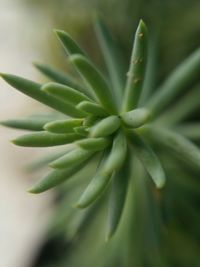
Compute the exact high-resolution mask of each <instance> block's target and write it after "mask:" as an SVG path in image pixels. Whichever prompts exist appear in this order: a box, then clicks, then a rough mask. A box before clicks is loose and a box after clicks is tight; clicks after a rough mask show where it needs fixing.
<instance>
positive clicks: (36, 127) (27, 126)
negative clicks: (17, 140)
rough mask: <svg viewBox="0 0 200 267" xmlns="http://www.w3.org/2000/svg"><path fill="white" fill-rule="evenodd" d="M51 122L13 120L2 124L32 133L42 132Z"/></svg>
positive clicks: (41, 119) (0, 122)
mask: <svg viewBox="0 0 200 267" xmlns="http://www.w3.org/2000/svg"><path fill="white" fill-rule="evenodd" d="M49 121H51V119H50V118H49V119H48V118H42V117H38V118H31V117H28V118H24V119H12V120H6V121H0V124H2V125H4V126H7V127H10V128H16V129H22V130H30V131H42V130H43V127H44V125H45V124H46V123H48V122H49Z"/></svg>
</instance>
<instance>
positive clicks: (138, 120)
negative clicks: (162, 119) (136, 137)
mask: <svg viewBox="0 0 200 267" xmlns="http://www.w3.org/2000/svg"><path fill="white" fill-rule="evenodd" d="M120 117H121V119H122V121H123V122H124V123H125V124H126V125H127V126H129V127H133V128H138V127H140V126H142V125H144V124H145V123H146V122H147V121H148V120H149V118H150V113H149V111H148V110H147V109H144V108H138V109H134V110H131V111H129V112H126V113H123V114H122V115H121V116H120Z"/></svg>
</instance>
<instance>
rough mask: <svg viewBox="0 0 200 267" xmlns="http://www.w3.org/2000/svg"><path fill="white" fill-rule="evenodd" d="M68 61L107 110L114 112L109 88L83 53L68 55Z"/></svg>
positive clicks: (114, 108)
mask: <svg viewBox="0 0 200 267" xmlns="http://www.w3.org/2000/svg"><path fill="white" fill-rule="evenodd" d="M70 61H71V62H72V63H73V64H74V65H75V66H76V68H77V70H78V72H79V73H80V75H81V76H82V78H83V79H84V80H85V81H86V82H87V84H88V85H89V86H90V89H91V93H92V95H94V96H95V98H96V99H97V100H98V101H99V102H100V103H101V105H102V106H103V107H104V108H105V109H106V110H107V111H108V112H110V113H112V114H116V107H115V104H114V101H113V96H112V94H111V91H110V88H109V87H108V84H107V82H106V81H105V79H104V78H103V76H102V75H101V73H100V72H99V71H98V70H97V69H96V67H95V66H94V65H93V64H92V63H91V62H90V61H89V60H88V59H87V58H86V57H84V56H83V55H72V56H70Z"/></svg>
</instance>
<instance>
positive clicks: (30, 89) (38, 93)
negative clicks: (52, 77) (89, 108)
mask: <svg viewBox="0 0 200 267" xmlns="http://www.w3.org/2000/svg"><path fill="white" fill-rule="evenodd" d="M0 76H1V77H2V78H3V79H4V80H5V81H6V82H7V83H8V84H10V85H11V86H13V87H14V88H16V89H17V90H19V91H20V92H22V93H24V94H26V95H28V96H30V97H32V98H34V99H36V100H38V101H39V102H41V103H43V104H45V105H47V106H49V107H51V108H54V109H55V110H58V111H60V112H62V113H64V114H66V115H69V116H73V117H76V118H77V117H78V118H81V117H83V116H84V113H83V112H81V111H80V110H78V109H76V108H75V107H74V106H73V105H71V104H70V103H68V104H67V103H66V102H63V101H60V100H58V99H56V98H54V97H52V96H50V95H48V94H46V93H45V92H43V91H42V90H40V89H41V85H40V84H38V83H35V82H32V81H30V80H27V79H24V78H21V77H19V76H15V75H11V74H5V73H1V74H0Z"/></svg>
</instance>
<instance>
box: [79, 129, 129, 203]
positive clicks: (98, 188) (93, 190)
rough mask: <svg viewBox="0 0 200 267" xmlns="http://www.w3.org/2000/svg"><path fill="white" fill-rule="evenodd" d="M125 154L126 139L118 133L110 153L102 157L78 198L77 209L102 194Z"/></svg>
mask: <svg viewBox="0 0 200 267" xmlns="http://www.w3.org/2000/svg"><path fill="white" fill-rule="evenodd" d="M126 152H127V144H126V138H125V136H124V135H123V133H121V132H119V133H118V134H117V136H116V137H115V139H114V142H113V146H112V149H111V152H110V153H109V154H108V155H107V156H104V158H103V160H102V162H101V164H100V166H99V168H98V170H97V174H96V175H95V176H94V178H93V179H92V181H91V182H90V183H89V185H88V187H87V188H86V190H85V191H84V192H83V194H82V196H81V197H80V199H79V201H78V203H77V205H76V206H77V207H78V208H86V207H87V206H89V205H90V204H92V203H93V202H94V201H95V200H96V199H97V198H98V197H99V196H100V195H101V194H102V192H103V191H104V190H105V188H106V186H107V185H108V183H109V181H110V179H111V175H112V173H113V172H116V171H117V170H119V169H120V167H121V166H122V164H123V162H124V160H125V157H126Z"/></svg>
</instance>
